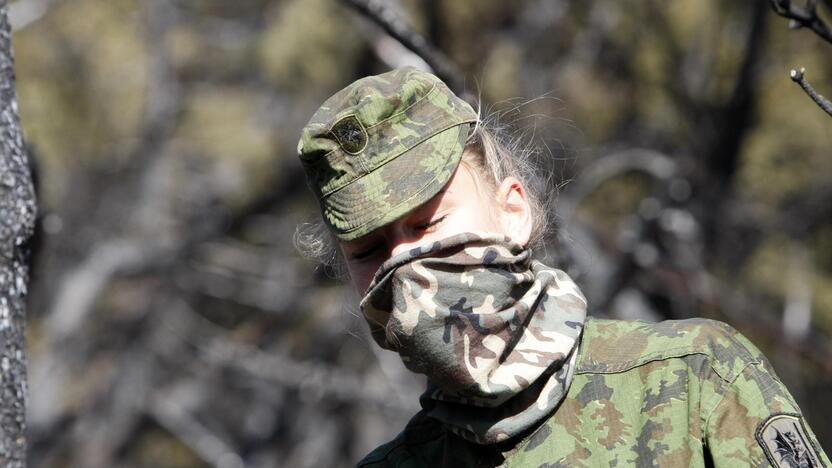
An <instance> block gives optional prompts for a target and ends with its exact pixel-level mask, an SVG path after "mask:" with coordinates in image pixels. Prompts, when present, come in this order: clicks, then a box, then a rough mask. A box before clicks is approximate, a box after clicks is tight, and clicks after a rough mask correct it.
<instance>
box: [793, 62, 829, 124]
mask: <svg viewBox="0 0 832 468" xmlns="http://www.w3.org/2000/svg"><path fill="white" fill-rule="evenodd" d="M805 72H806V69H805V68H801V69H800V70H799V71H798V70H794V69H793V70H792V72H791V74H790V75H791V77H792V81H794V82H795V83H797V84H799V85H800V87H801V88H803V91H805V92H806V94H808V95H809V97H810V98H812V100H813V101H815V104H817V105H818V106H820V108H821V109H823V111H824V112H826V113H827V114H829V115H830V116H832V102H830V101H829V99H826V98H825V97H823V96H822V95H821V94H820V93H818V92H817V91H815V88H813V87H812V85H810V84H809V82H808V81H806V77H805V76H804V73H805Z"/></svg>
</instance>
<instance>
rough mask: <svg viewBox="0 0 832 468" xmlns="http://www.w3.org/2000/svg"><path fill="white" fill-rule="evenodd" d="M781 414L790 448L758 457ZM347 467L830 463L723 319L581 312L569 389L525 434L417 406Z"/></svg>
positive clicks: (760, 360)
mask: <svg viewBox="0 0 832 468" xmlns="http://www.w3.org/2000/svg"><path fill="white" fill-rule="evenodd" d="M783 415H789V416H790V417H791V418H792V419H790V420H788V422H793V423H795V424H796V426H792V427H799V428H800V429H801V432H800V434H798V433H797V432H793V434H792V436H791V437H788V441H789V442H790V444H791V445H789V446H787V445H788V444H786V445H783V447H784V448H782V449H781V452H780V453H779V454H778V453H777V451H776V450H777V448H780V447H781V446H780V445H777V443H776V442H775V444H774V445H773V450H774V451H775V454H776V455H777V456H776V457H774V458H773V459H770V458H769V457H767V455H766V453H765V450H764V448H763V445H761V441H760V440H758V438H757V437H756V436H757V435H761V436H764V435H765V434H767V433H768V434H774V435H775V436H776V434H775V433H774V432H773V431H772V429H771V428H772V427H773V428H776V429H778V430H779V431H781V433H782V431H785V430H788V427H787V426H786V425H785V424H783V421H782V419H781V418H782V416H783ZM772 423H774V424H775V425H774V426H772ZM784 437H785V436H784ZM801 437H802V440H798V439H800V438H801ZM762 443H763V444H765V443H767V441H766V440H765V439H764V440H762ZM809 451H811V454H809V453H808V452H809ZM793 453H800V454H802V455H801V457H799V458H800V460H801V461H798V462H797V463H798V464H797V465H794V464H792V463H791V460H792V458H790V457H789V455H790V454H793ZM780 455H785V456H780ZM794 460H797V458H794ZM801 462H802V463H803V464H800V463H801ZM358 466H362V467H389V466H397V467H416V466H430V467H437V468H438V467H469V466H471V467H494V466H500V467H511V468H514V467H535V468H553V467H602V466H603V467H609V466H615V467H629V466H638V467H654V466H655V467H681V466H685V467H688V466H690V467H706V466H708V467H710V466H713V467H717V468H719V467H731V468H734V467H767V466H775V467H792V466H807V467H808V466H812V467H815V466H821V467H830V466H832V465H831V464H830V460H829V458H828V456H827V455H826V454H825V453H824V451H823V449H822V448H821V447H820V445H818V442H817V438H816V437H815V435H814V433H813V432H812V430H811V428H810V427H809V424H808V422H807V421H806V419H805V418H804V416H803V415H802V413H801V411H800V408H798V406H797V404H796V403H795V401H794V399H793V398H792V396H791V395H790V394H789V392H788V390H787V389H786V388H785V387H784V386H783V384H782V383H781V382H780V380H779V379H778V378H777V376H776V374H775V373H774V370H773V369H772V367H771V365H770V364H769V362H768V361H767V360H766V358H765V357H764V356H763V355H762V354H761V353H760V351H759V350H757V348H755V347H754V345H752V344H751V343H750V342H749V341H748V340H747V339H746V338H745V337H743V336H742V335H740V334H739V333H737V332H736V331H735V330H734V329H732V328H731V327H729V326H728V325H726V324H724V323H721V322H716V321H712V320H705V319H691V320H682V321H667V322H661V323H655V324H652V323H645V322H628V321H613V320H599V319H593V318H588V319H587V321H586V324H585V327H584V332H583V334H582V337H581V343H580V346H579V350H578V357H577V362H576V368H575V376H574V378H573V380H572V383H571V386H570V387H569V391H568V393H567V394H566V397H565V398H564V399H563V401H562V403H561V405H560V406H559V407H558V408H557V410H556V411H555V412H554V414H552V415H551V416H550V417H549V418H548V419H547V420H546V421H545V423H543V424H541V425H539V426H538V427H536V428H535V429H534V430H533V431H532V432H531V433H530V434H526V435H523V436H521V437H518V438H516V439H513V440H509V441H506V442H505V443H502V444H492V445H478V444H474V443H471V442H469V441H467V440H465V439H463V438H461V437H458V436H456V435H455V434H453V433H452V432H450V431H448V430H446V429H445V428H444V427H443V425H442V423H441V422H439V421H437V420H435V419H433V418H430V417H428V416H427V415H426V414H425V412H424V411H423V412H420V413H419V414H417V415H416V416H415V417H414V418H413V420H411V422H410V423H409V424H408V426H407V428H406V429H405V430H404V431H403V432H402V434H400V435H399V436H398V437H397V438H396V439H395V440H393V441H392V442H390V443H388V444H385V445H383V446H381V447H379V448H378V449H376V450H375V451H373V452H372V453H371V454H370V455H368V456H367V457H366V458H365V459H364V460H363V461H361V462H359V464H358Z"/></svg>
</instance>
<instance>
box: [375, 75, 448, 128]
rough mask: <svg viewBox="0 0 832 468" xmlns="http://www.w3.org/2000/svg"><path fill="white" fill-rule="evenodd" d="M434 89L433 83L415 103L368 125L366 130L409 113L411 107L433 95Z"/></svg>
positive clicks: (435, 85)
mask: <svg viewBox="0 0 832 468" xmlns="http://www.w3.org/2000/svg"><path fill="white" fill-rule="evenodd" d="M436 87H437V84H436V83H434V84H433V86H431V88H430V89H429V90H428V92H426V93H425V94H424V95H423V96H422V97H420V98H419V99H417V100H415V101H414V102H413V103H411V104H410V105H409V106H407V107H405V108H404V109H402V110H400V111H398V112H396V113H395V114H391V115H388V116H387V117H386V118H385V119H384V120H379V121H378V122H376V123H374V124H372V125H370V126H369V127H367V130H369V129H371V128H375V127H377V126H379V125H381V124H383V123H384V122H387V121H388V120H390V119H392V118H393V117H397V116H399V115H402V114H404V113H405V112H407V111H409V110H410V109H411V108H412V107H414V106H416V105H417V104H419V103H420V102H422V101H424V100H425V99H427V97H428V96H430V95H431V94H432V93H433V92H434V91H435V90H436V89H437V88H436Z"/></svg>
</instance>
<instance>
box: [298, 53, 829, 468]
mask: <svg viewBox="0 0 832 468" xmlns="http://www.w3.org/2000/svg"><path fill="white" fill-rule="evenodd" d="M478 122H479V120H478V116H477V114H476V113H475V112H474V111H473V110H472V109H471V107H470V106H469V105H468V104H466V103H465V102H464V101H462V100H461V99H459V98H458V97H457V96H455V95H454V94H453V93H452V92H451V91H450V90H449V89H448V88H447V87H446V86H445V85H444V84H443V83H442V82H441V81H440V80H439V79H437V78H436V77H434V76H433V75H430V74H428V73H424V72H421V71H418V70H416V69H413V68H402V69H397V70H393V71H391V72H388V73H385V74H382V75H378V76H373V77H367V78H364V79H361V80H358V81H356V82H355V83H353V84H351V85H350V86H348V87H347V88H345V89H344V90H342V91H340V92H339V93H337V94H335V95H334V96H332V97H331V98H330V99H328V100H327V101H326V102H325V103H324V104H323V105H322V106H321V108H320V109H319V110H318V112H316V113H315V115H314V116H313V117H312V119H311V120H310V122H309V124H308V125H307V126H306V127H305V128H304V130H303V134H302V137H301V141H300V143H299V145H298V152H299V155H300V158H301V160H302V162H303V164H304V168H305V170H306V172H307V176H308V180H309V184H310V186H311V188H312V190H313V192H314V193H315V195H316V196H317V198H318V200H319V202H320V206H321V210H322V215H323V219H324V223H325V224H326V226H327V227H328V229H329V230H330V232H331V233H332V234H333V235H334V237H335V238H336V239H337V242H338V246H339V247H340V251H341V253H342V254H343V258H344V261H345V263H346V267H347V271H348V272H349V275H350V279H351V281H352V283H353V285H354V287H355V288H356V289H357V290H358V291H359V292H360V293H363V299H362V300H361V304H360V307H361V311H362V313H363V315H364V317H365V319H366V320H367V323H368V324H369V326H370V330H371V332H372V336H373V338H374V339H375V341H376V342H377V343H378V344H379V345H380V346H381V347H383V348H385V349H389V350H392V351H395V352H397V353H398V354H399V355H400V356H401V358H402V361H403V362H404V364H405V366H407V368H408V369H410V370H411V371H414V372H418V373H421V374H424V375H426V376H427V378H428V388H427V389H426V391H425V393H424V394H423V395H422V397H421V398H420V403H421V406H422V410H421V411H420V412H419V413H418V414H417V415H416V416H414V418H413V419H412V420H411V421H410V423H408V425H407V427H406V428H405V429H404V431H402V433H401V434H399V436H398V437H396V438H395V439H394V440H393V441H391V442H389V443H387V444H385V445H383V446H381V447H379V448H378V449H376V450H375V451H373V452H372V453H371V454H370V455H368V456H367V457H366V458H365V459H364V460H363V461H362V462H360V463H359V466H373V467H375V466H437V467H438V466H449V467H450V466H453V467H459V466H509V467H513V466H534V467H538V466H547V467H552V466H632V465H637V466H708V465H713V466H732V467H734V466H765V465H767V464H769V463H770V464H771V465H773V466H812V467H815V466H829V465H830V463H829V459H828V458H827V457H826V455H825V454H824V453H823V452H822V450H821V449H820V447H819V445H818V444H817V442H816V439H815V437H814V434H813V433H812V432H811V430H810V429H809V427H808V426H807V424H806V423H805V421H804V419H803V416H802V414H801V412H800V409H799V408H798V407H797V405H796V404H795V402H794V399H793V398H792V397H791V395H790V394H789V393H788V391H787V390H786V388H785V387H784V386H783V384H782V383H781V382H780V381H779V380H778V379H777V377H776V376H775V374H774V371H773V370H772V369H771V366H770V365H769V363H768V361H767V360H766V359H765V357H763V356H762V355H761V354H760V352H759V351H758V350H757V349H756V348H755V347H754V346H753V345H752V344H751V343H750V342H748V340H746V339H745V338H744V337H742V336H741V335H739V334H738V333H737V332H736V331H734V330H733V329H732V328H730V327H729V326H727V325H725V324H722V323H719V322H715V321H710V320H698V319H697V320H685V321H669V322H662V323H657V324H649V323H643V322H625V321H611V320H598V319H591V318H587V317H586V300H585V299H584V296H583V295H582V294H581V292H580V290H579V288H578V287H577V286H576V285H575V283H573V282H572V280H571V279H570V278H569V277H568V276H567V275H566V274H565V273H564V272H562V271H560V270H556V269H554V268H551V267H548V266H546V265H544V264H542V263H541V262H539V261H537V260H535V259H533V257H532V254H531V250H530V248H529V246H530V245H531V244H533V243H534V242H535V240H536V239H537V238H539V236H540V233H541V231H542V228H543V227H544V226H545V225H546V223H545V218H544V217H543V216H542V215H543V214H544V213H545V211H541V210H540V198H539V195H536V194H535V193H534V192H531V191H530V190H529V189H530V186H529V185H528V184H527V183H526V182H525V181H524V176H523V174H524V173H525V172H524V171H523V170H521V169H519V168H518V163H517V161H514V160H513V155H512V154H510V152H508V151H506V149H505V148H504V147H503V146H501V145H500V144H499V143H498V142H497V141H496V140H495V139H494V138H493V137H492V136H491V135H490V134H489V133H488V132H487V131H486V130H484V129H483V128H482V126H480V125H478ZM521 166H522V164H521Z"/></svg>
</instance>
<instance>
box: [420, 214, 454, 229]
mask: <svg viewBox="0 0 832 468" xmlns="http://www.w3.org/2000/svg"><path fill="white" fill-rule="evenodd" d="M446 217H447V215H446V216H440V217H439V218H436V219H434V220H433V221H429V222H427V223H424V224H418V225H416V227H417V228H419V229H430V228H432V227H433V226H436V225H437V224H439V223H441V222H442V221H444V220H445V218H446Z"/></svg>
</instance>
